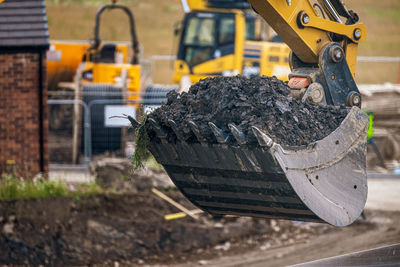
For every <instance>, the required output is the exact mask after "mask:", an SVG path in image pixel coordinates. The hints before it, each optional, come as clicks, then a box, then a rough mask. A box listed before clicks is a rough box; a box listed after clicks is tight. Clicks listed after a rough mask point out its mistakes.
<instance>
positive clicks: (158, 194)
mask: <svg viewBox="0 0 400 267" xmlns="http://www.w3.org/2000/svg"><path fill="white" fill-rule="evenodd" d="M151 191H152V192H153V193H154V194H156V195H157V196H159V197H160V198H162V199H164V200H165V201H167V202H168V203H170V204H171V205H173V206H175V207H176V208H178V209H180V210H181V211H182V212H184V213H186V214H187V215H189V216H190V217H192V218H193V219H196V220H198V219H199V216H197V215H196V214H195V213H194V212H193V211H191V210H188V209H187V208H185V207H184V206H182V205H181V204H179V203H177V202H176V201H175V200H173V199H171V198H170V197H168V196H167V195H165V194H164V193H162V192H160V191H158V190H157V189H155V188H153V189H151Z"/></svg>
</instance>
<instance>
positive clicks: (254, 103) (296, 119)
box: [149, 75, 348, 146]
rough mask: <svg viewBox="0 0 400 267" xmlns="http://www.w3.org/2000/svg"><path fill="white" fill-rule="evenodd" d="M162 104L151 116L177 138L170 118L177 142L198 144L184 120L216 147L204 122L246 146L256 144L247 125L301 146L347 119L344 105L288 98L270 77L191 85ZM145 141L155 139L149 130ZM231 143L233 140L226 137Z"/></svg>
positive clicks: (285, 89) (282, 86)
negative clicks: (240, 136)
mask: <svg viewBox="0 0 400 267" xmlns="http://www.w3.org/2000/svg"><path fill="white" fill-rule="evenodd" d="M167 97H168V101H167V103H166V105H164V106H162V107H160V108H159V109H157V110H155V111H154V112H153V113H152V114H150V116H149V117H150V118H153V119H155V120H156V121H157V122H159V123H160V124H161V125H162V127H163V128H164V130H165V131H166V132H167V133H168V139H169V141H173V139H176V138H177V137H176V135H175V134H174V132H173V131H172V129H171V127H170V124H169V120H174V121H175V122H176V124H177V128H178V129H179V131H180V134H181V135H182V138H183V139H184V140H186V141H188V142H197V139H196V137H195V135H194V134H193V132H192V130H191V128H190V125H189V124H188V122H189V121H193V122H194V123H196V124H197V125H198V127H199V130H200V132H201V134H202V135H203V136H204V137H205V138H206V139H207V141H208V142H211V143H216V139H215V137H214V135H213V133H212V132H211V129H210V128H209V125H208V122H213V123H214V124H215V125H216V126H218V127H219V128H221V129H222V130H223V131H224V133H225V134H227V135H231V133H230V130H229V128H228V124H230V123H232V124H234V125H236V126H237V127H238V128H239V129H240V130H241V131H242V132H243V133H244V134H245V136H246V140H247V142H248V144H256V139H255V138H254V136H253V135H252V134H251V126H256V127H258V128H260V129H262V130H263V131H264V132H265V133H266V134H268V135H269V136H270V137H271V138H272V139H273V140H274V141H275V142H277V143H279V144H282V145H289V146H301V145H308V144H310V143H312V142H314V141H317V140H320V139H322V138H324V137H326V136H327V135H329V133H331V132H332V131H333V130H335V129H336V128H337V127H338V126H339V125H340V123H341V122H342V120H343V119H344V118H345V117H346V115H347V112H348V111H347V109H346V108H344V107H333V106H328V107H318V106H314V105H309V104H307V103H302V102H301V101H298V100H296V99H294V98H292V97H291V96H290V89H289V87H288V86H287V83H285V82H283V81H280V80H278V79H277V78H275V77H265V76H264V77H252V78H247V77H244V76H240V75H238V76H235V77H214V78H206V79H204V80H201V81H199V82H198V83H196V84H194V85H193V86H192V87H191V88H190V90H189V92H188V93H185V92H184V93H182V94H180V95H179V94H177V93H176V92H174V91H173V92H170V93H168V95H167ZM149 129H150V131H149V132H150V137H151V138H154V133H153V134H152V131H151V126H150V127H149ZM230 141H231V142H233V143H234V142H235V141H234V138H233V137H232V136H231V138H230Z"/></svg>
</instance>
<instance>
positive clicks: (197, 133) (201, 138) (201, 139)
mask: <svg viewBox="0 0 400 267" xmlns="http://www.w3.org/2000/svg"><path fill="white" fill-rule="evenodd" d="M188 124H189V126H190V129H192V132H193V133H194V135H195V136H196V138H197V140H199V142H200V143H207V140H206V139H205V138H204V136H203V135H201V133H200V130H199V126H197V124H196V123H194V121H189V122H188Z"/></svg>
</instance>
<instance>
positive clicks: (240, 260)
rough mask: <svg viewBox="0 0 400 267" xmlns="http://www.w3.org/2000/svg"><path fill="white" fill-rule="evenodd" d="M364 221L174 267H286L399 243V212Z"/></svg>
mask: <svg viewBox="0 0 400 267" xmlns="http://www.w3.org/2000/svg"><path fill="white" fill-rule="evenodd" d="M366 216H367V219H366V220H365V221H364V220H361V219H360V220H359V221H357V222H356V223H354V224H353V225H351V226H349V227H345V228H334V229H330V231H328V232H325V233H323V234H317V235H309V236H308V238H307V239H306V240H304V241H300V242H294V243H292V244H289V245H282V246H276V247H270V248H268V249H266V250H264V249H263V246H259V247H256V248H254V249H253V250H248V251H246V252H244V251H236V252H234V251H232V252H231V253H230V254H229V255H222V256H221V257H219V258H216V259H202V260H198V261H195V262H189V263H185V264H181V265H178V266H196V265H209V266H246V267H249V266H287V265H292V264H298V263H303V262H308V261H312V260H317V259H322V258H327V257H332V256H337V255H341V254H346V253H351V252H356V251H361V250H366V249H373V248H377V247H381V246H385V245H391V244H396V243H399V242H400V226H399V224H398V220H399V219H400V212H399V211H396V212H388V211H377V210H367V211H366Z"/></svg>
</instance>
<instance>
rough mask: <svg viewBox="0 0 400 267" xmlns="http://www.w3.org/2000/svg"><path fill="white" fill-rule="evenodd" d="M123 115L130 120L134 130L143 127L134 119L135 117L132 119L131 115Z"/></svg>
mask: <svg viewBox="0 0 400 267" xmlns="http://www.w3.org/2000/svg"><path fill="white" fill-rule="evenodd" d="M123 115H125V116H126V118H128V120H129V122H130V123H131V125H132V127H133V129H137V128H139V127H140V125H141V124H140V122H138V121H137V120H136V119H135V118H133V117H131V116H129V115H126V114H123Z"/></svg>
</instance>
